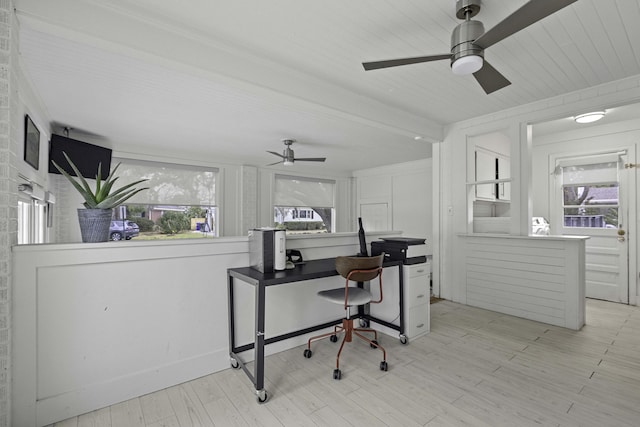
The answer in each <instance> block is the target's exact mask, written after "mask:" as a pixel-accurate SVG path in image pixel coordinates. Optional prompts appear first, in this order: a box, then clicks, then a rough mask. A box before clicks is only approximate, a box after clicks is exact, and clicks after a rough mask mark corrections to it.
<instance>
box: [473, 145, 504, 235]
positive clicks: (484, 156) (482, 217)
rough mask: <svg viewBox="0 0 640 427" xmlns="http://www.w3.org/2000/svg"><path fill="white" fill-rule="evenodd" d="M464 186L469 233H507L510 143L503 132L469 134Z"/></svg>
mask: <svg viewBox="0 0 640 427" xmlns="http://www.w3.org/2000/svg"><path fill="white" fill-rule="evenodd" d="M467 141H468V145H467V149H468V157H467V159H468V165H469V167H468V169H467V189H468V196H469V197H468V201H469V206H470V217H471V218H470V220H471V221H470V222H471V223H472V231H473V232H488V233H508V232H509V228H510V216H511V203H510V202H511V158H510V145H511V142H510V140H509V138H508V136H507V134H506V133H503V132H491V133H487V134H482V135H474V136H469V137H468V139H467Z"/></svg>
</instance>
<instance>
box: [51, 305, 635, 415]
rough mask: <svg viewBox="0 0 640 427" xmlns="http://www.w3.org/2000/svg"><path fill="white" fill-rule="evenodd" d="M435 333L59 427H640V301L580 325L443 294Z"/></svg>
mask: <svg viewBox="0 0 640 427" xmlns="http://www.w3.org/2000/svg"><path fill="white" fill-rule="evenodd" d="M431 313H432V319H431V326H432V331H431V333H430V334H429V335H427V336H426V337H422V338H419V339H415V340H413V341H411V342H410V343H409V345H401V344H400V343H399V341H398V340H397V339H396V338H393V337H388V336H385V335H383V336H382V338H381V344H382V345H384V346H386V349H387V352H388V362H389V371H388V372H382V371H380V370H379V367H378V365H379V363H380V360H381V356H380V353H379V352H378V351H376V350H372V349H370V348H369V347H368V346H367V345H364V344H362V343H360V342H355V344H351V345H348V346H347V347H346V349H345V351H343V358H342V359H341V364H340V365H341V368H342V374H343V377H342V379H341V380H340V381H336V380H334V379H333V378H332V371H333V364H334V357H335V353H336V351H337V348H338V347H337V345H336V344H333V343H331V342H329V341H328V340H324V341H321V342H319V343H317V344H315V345H314V346H313V350H314V354H313V357H312V358H311V359H305V358H304V357H303V356H302V351H303V347H298V348H294V349H292V350H288V351H285V352H282V353H278V354H275V355H272V356H269V357H268V358H267V360H266V389H267V391H268V393H269V401H268V402H267V403H265V404H261V405H260V404H257V403H256V400H255V396H254V393H253V389H252V386H251V383H250V381H249V380H248V379H247V378H246V376H245V375H244V373H243V372H242V371H241V370H234V369H227V370H225V371H222V372H218V373H215V374H212V375H209V376H206V377H203V378H199V379H197V380H194V381H191V382H188V383H185V384H181V385H177V386H175V387H171V388H168V389H166V390H161V391H158V392H156V393H152V394H149V395H146V396H142V397H140V398H137V399H132V400H129V401H126V402H123V403H119V404H117V405H113V406H111V407H108V408H104V409H100V410H98V411H94V412H91V413H89V414H85V415H82V416H79V417H75V418H71V419H68V420H65V421H62V422H59V423H56V424H55V427H143V426H144V427H192V426H193V427H196V426H225V427H226V426H327V427H335V426H429V427H433V426H460V425H469V426H528V425H537V426H539V425H543V426H598V427H601V426H638V425H640V308H638V307H633V306H626V305H621V304H613V303H608V302H603V301H597V300H589V301H588V302H587V312H586V313H587V325H586V326H585V327H584V328H583V329H582V330H581V331H578V332H575V331H570V330H567V329H563V328H559V327H555V326H550V325H546V324H542V323H537V322H533V321H529V320H524V319H519V318H516V317H511V316H507V315H503V314H499V313H494V312H491V311H487V310H482V309H478V308H473V307H467V306H464V305H460V304H456V303H452V302H449V301H440V302H438V303H436V304H433V305H432V306H431Z"/></svg>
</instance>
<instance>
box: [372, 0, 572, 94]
mask: <svg viewBox="0 0 640 427" xmlns="http://www.w3.org/2000/svg"><path fill="white" fill-rule="evenodd" d="M576 1H577V0H531V1H529V2H527V3H525V4H524V6H522V7H521V8H520V9H518V10H516V11H515V12H513V13H512V14H511V15H509V16H508V17H507V18H505V19H504V20H502V21H501V22H499V23H498V24H496V25H495V26H494V27H493V28H491V29H489V31H486V32H485V31H484V26H483V25H482V22H480V21H474V20H472V19H471V18H473V17H474V16H476V15H477V14H478V12H479V11H480V3H481V1H480V0H457V1H456V10H457V12H456V17H457V18H458V19H464V22H462V23H461V24H458V26H457V27H456V28H455V29H454V30H453V33H452V34H451V53H444V54H441V55H429V56H418V57H414V58H400V59H391V60H386V61H375V62H363V63H362V65H363V67H364V69H365V70H366V71H369V70H376V69H379V68H388V67H397V66H399V65H408V64H417V63H421V62H429V61H439V60H441V59H449V60H451V69H452V71H453V73H454V74H458V75H466V74H473V77H475V78H476V80H477V81H478V83H480V86H482V89H484V91H485V92H486V93H487V94H490V93H492V92H495V91H496V90H498V89H502V88H503V87H505V86H509V85H510V84H511V82H510V81H509V80H507V79H506V78H505V77H504V76H503V75H502V74H500V72H498V70H496V69H495V68H493V67H492V66H491V64H489V63H488V62H487V61H486V60H484V50H485V49H486V48H488V47H489V46H492V45H494V44H496V43H498V42H499V41H501V40H503V39H505V38H507V37H509V36H510V35H512V34H515V33H517V32H518V31H520V30H522V29H524V28H526V27H528V26H529V25H531V24H534V23H536V22H538V21H540V20H541V19H544V18H546V17H547V16H549V15H551V14H553V13H555V12H557V11H559V10H560V9H562V8H564V7H566V6H569V5H570V4H571V3H574V2H576Z"/></svg>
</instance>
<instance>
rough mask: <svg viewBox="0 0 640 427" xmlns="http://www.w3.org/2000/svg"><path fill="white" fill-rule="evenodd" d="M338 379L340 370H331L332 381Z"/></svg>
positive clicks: (340, 374) (340, 375) (340, 376)
mask: <svg viewBox="0 0 640 427" xmlns="http://www.w3.org/2000/svg"><path fill="white" fill-rule="evenodd" d="M340 378H342V372H341V371H340V369H334V370H333V379H334V380H339V379H340Z"/></svg>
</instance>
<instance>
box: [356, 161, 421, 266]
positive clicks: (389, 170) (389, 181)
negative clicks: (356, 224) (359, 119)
mask: <svg viewBox="0 0 640 427" xmlns="http://www.w3.org/2000/svg"><path fill="white" fill-rule="evenodd" d="M431 173H432V161H431V159H423V160H417V161H414V162H408V163H400V164H395V165H390V166H384V167H379V168H372V169H366V170H361V171H356V172H355V173H354V176H355V177H356V188H357V190H356V193H357V195H356V205H357V206H356V211H357V215H358V216H361V217H362V222H363V225H364V228H365V231H366V232H368V231H374V230H400V231H402V234H403V235H404V236H408V237H420V238H426V240H427V251H428V253H429V254H431V253H432V251H433V247H432V243H433V238H432V236H433V215H432V206H433V185H432V184H433V182H432V177H431Z"/></svg>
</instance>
